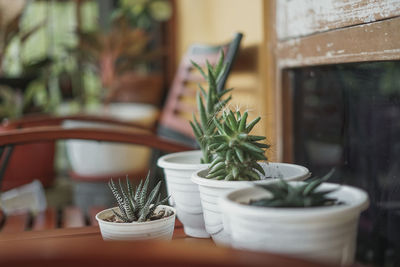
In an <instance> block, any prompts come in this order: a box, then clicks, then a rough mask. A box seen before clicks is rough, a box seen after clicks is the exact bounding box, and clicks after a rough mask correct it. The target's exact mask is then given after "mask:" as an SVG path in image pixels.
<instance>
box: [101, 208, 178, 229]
mask: <svg viewBox="0 0 400 267" xmlns="http://www.w3.org/2000/svg"><path fill="white" fill-rule="evenodd" d="M158 207H161V208H165V209H168V210H171V211H172V212H173V214H172V215H171V216H168V217H165V218H162V219H158V220H154V221H146V222H131V223H123V222H122V223H120V222H108V221H105V220H103V219H101V218H100V217H99V216H100V215H101V214H102V213H105V212H107V211H110V210H112V209H116V208H118V207H112V208H108V209H105V210H102V211H100V212H98V213H97V214H96V220H97V221H98V222H99V223H102V224H106V225H114V226H115V225H119V226H121V227H125V226H132V225H152V224H158V223H160V222H164V221H168V220H170V219H171V218H173V217H176V209H175V208H173V207H171V206H167V205H159V206H158ZM158 207H157V208H158Z"/></svg>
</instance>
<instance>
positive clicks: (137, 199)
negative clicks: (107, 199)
mask: <svg viewBox="0 0 400 267" xmlns="http://www.w3.org/2000/svg"><path fill="white" fill-rule="evenodd" d="M160 185H161V181H160V182H158V184H157V185H156V186H155V187H154V188H153V190H152V191H151V192H150V194H149V195H147V193H148V187H149V175H147V178H146V180H145V181H144V183H143V181H142V180H141V181H140V183H139V185H138V187H137V188H136V189H135V190H133V188H132V185H131V183H130V182H129V179H128V177H127V178H126V186H125V188H124V187H123V186H122V183H121V181H120V180H119V186H117V185H115V183H114V182H113V180H112V179H111V180H110V182H109V187H110V189H111V192H112V193H113V195H114V197H115V200H116V201H117V203H118V206H117V207H114V208H110V209H106V210H103V211H101V212H99V213H98V214H97V215H96V219H97V221H98V222H99V226H100V231H101V235H102V237H103V239H104V240H142V239H166V240H170V239H171V238H172V234H173V232H174V225H175V214H176V212H175V209H174V208H172V207H169V206H165V205H162V204H163V203H165V202H166V201H167V200H168V197H167V198H165V199H162V200H161V199H160V194H159V193H158V192H159V190H160Z"/></svg>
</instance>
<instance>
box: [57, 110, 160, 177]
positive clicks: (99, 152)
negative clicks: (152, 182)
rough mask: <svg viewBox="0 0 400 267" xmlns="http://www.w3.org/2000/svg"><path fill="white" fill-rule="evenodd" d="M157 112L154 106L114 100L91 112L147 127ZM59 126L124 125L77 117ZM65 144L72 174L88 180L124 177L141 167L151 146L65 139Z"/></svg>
mask: <svg viewBox="0 0 400 267" xmlns="http://www.w3.org/2000/svg"><path fill="white" fill-rule="evenodd" d="M157 113H158V111H157V109H156V108H155V107H154V106H151V105H146V104H138V103H135V104H122V103H118V104H117V103H115V104H110V105H109V106H108V107H105V108H104V109H101V110H98V111H96V113H94V114H96V115H99V116H101V115H104V116H109V117H114V118H116V119H119V120H123V121H126V122H135V123H138V124H142V125H144V126H149V127H150V126H152V125H153V124H154V122H155V119H156V117H157ZM63 127H64V128H67V129H71V128H77V127H82V128H124V127H121V126H116V125H112V124H109V123H98V122H88V121H78V120H66V121H65V122H64V123H63ZM65 143H66V151H67V155H68V158H69V161H70V163H71V169H72V171H73V173H74V174H75V175H76V176H78V177H81V178H87V179H89V180H90V179H96V178H97V177H105V176H110V177H111V176H115V175H122V176H125V175H126V174H133V173H137V172H139V171H142V170H145V169H147V166H148V163H149V159H150V156H151V149H149V148H147V147H144V146H139V145H128V144H119V143H112V142H101V143H99V142H97V141H91V140H89V141H87V140H68V141H66V142H65Z"/></svg>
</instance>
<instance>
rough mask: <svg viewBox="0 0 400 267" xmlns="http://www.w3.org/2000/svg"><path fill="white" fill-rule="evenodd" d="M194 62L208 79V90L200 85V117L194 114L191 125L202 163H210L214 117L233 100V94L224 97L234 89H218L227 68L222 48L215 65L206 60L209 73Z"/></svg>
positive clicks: (198, 105)
mask: <svg viewBox="0 0 400 267" xmlns="http://www.w3.org/2000/svg"><path fill="white" fill-rule="evenodd" d="M192 64H193V66H194V67H195V68H196V69H197V70H198V71H199V72H200V73H201V75H202V76H203V77H204V79H205V80H206V81H207V83H208V91H206V90H205V89H204V88H203V87H202V85H201V84H199V85H198V86H199V88H200V91H198V92H197V95H196V102H197V108H198V115H199V119H197V118H196V117H195V114H193V121H191V122H190V125H191V126H192V129H193V132H194V135H195V137H196V140H197V143H198V144H199V146H200V149H201V151H202V158H201V163H210V162H211V160H212V154H211V151H210V150H209V148H208V146H209V144H210V138H212V137H213V136H214V135H215V134H216V128H215V124H214V123H213V118H214V117H216V116H217V115H218V113H220V111H221V110H222V108H224V107H225V106H226V104H227V103H228V102H229V101H230V100H231V98H232V96H229V97H226V98H224V96H225V95H226V94H227V93H228V92H230V91H231V90H232V89H222V90H221V91H220V92H218V90H217V85H218V82H219V80H220V79H221V78H222V76H223V74H224V72H225V69H226V64H224V53H223V51H222V50H221V55H220V57H219V60H218V63H217V64H216V65H215V66H212V65H211V64H210V63H209V62H208V61H207V62H206V64H207V74H206V73H205V72H204V71H203V69H202V68H201V67H200V66H199V65H198V64H197V63H195V62H193V61H192ZM203 100H204V101H205V102H204V101H203Z"/></svg>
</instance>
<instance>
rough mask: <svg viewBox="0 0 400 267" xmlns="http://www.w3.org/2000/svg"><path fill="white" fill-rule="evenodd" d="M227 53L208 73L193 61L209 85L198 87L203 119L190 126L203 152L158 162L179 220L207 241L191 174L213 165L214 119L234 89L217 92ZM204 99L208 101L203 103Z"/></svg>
mask: <svg viewBox="0 0 400 267" xmlns="http://www.w3.org/2000/svg"><path fill="white" fill-rule="evenodd" d="M223 62H224V54H223V52H221V56H220V58H219V59H218V62H217V64H216V65H215V66H212V65H210V64H207V74H206V73H205V72H204V71H203V70H202V68H201V67H200V66H199V65H198V64H196V63H195V62H192V64H193V66H194V67H195V68H197V69H198V70H199V71H200V73H201V74H202V76H203V77H204V79H205V80H206V81H207V82H208V87H209V88H208V91H207V92H206V91H205V90H204V88H203V87H202V86H201V85H199V87H200V92H198V93H197V95H196V101H197V107H198V113H199V117H200V120H197V119H196V117H195V116H193V122H191V126H192V128H193V132H194V134H195V137H196V140H197V143H198V144H199V147H200V149H201V150H196V151H187V152H179V153H171V154H167V155H165V156H163V157H160V158H159V159H158V162H157V164H158V166H159V167H161V168H163V169H164V173H165V177H166V181H167V188H168V192H169V193H170V194H171V196H172V200H173V201H174V205H175V207H176V209H177V213H178V218H179V220H180V221H181V222H182V224H183V226H184V231H185V233H186V234H187V235H190V236H193V237H200V238H207V237H209V234H208V233H207V232H206V230H205V226H204V219H203V211H202V207H201V203H200V195H199V190H198V187H197V185H196V184H194V183H193V182H192V181H191V180H190V177H191V175H192V173H193V172H194V171H196V170H198V169H200V168H202V167H203V168H204V167H206V166H207V165H208V164H209V163H211V160H212V156H211V151H210V150H209V149H208V145H209V141H210V140H209V138H210V137H211V136H212V135H213V134H214V133H215V129H216V128H215V125H214V124H213V123H210V122H212V120H213V118H214V116H216V114H218V113H219V111H220V110H221V109H222V108H223V107H224V106H225V105H226V104H227V103H228V102H229V101H230V99H231V96H229V97H226V98H224V96H226V94H227V93H228V92H230V91H231V89H223V90H222V91H221V92H217V84H218V81H219V79H221V78H222V75H223V73H224V71H225V65H224V64H223ZM203 99H204V100H205V102H203Z"/></svg>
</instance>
